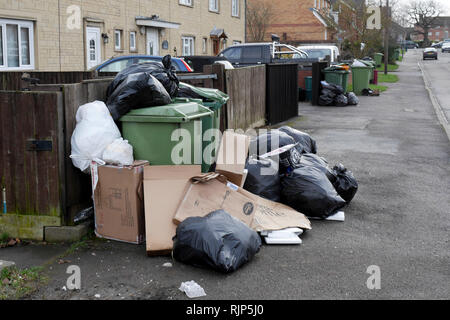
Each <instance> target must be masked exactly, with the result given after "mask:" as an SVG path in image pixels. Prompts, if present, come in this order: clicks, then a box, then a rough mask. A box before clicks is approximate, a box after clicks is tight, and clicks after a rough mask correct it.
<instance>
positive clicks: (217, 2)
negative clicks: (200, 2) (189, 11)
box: [208, 0, 220, 13]
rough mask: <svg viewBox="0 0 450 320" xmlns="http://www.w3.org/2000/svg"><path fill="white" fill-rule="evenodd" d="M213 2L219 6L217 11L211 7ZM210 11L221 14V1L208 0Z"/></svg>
mask: <svg viewBox="0 0 450 320" xmlns="http://www.w3.org/2000/svg"><path fill="white" fill-rule="evenodd" d="M211 1H214V3H215V4H216V5H217V8H216V9H213V8H212V7H211ZM208 9H209V11H210V12H214V13H219V12H220V1H219V0H208Z"/></svg>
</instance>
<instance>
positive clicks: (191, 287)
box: [179, 280, 206, 299]
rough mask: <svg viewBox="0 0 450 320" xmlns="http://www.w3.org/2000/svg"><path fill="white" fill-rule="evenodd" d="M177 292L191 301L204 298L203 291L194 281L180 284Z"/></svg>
mask: <svg viewBox="0 0 450 320" xmlns="http://www.w3.org/2000/svg"><path fill="white" fill-rule="evenodd" d="M179 290H180V291H183V292H184V293H186V295H187V296H188V297H189V298H191V299H192V298H199V297H204V296H206V293H205V290H204V289H203V288H202V287H201V286H200V285H199V284H198V283H197V282H195V281H194V280H191V281H186V282H182V283H181V286H180V288H179Z"/></svg>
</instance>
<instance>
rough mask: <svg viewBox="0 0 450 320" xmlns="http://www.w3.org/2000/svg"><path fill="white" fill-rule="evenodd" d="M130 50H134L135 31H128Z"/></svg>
mask: <svg viewBox="0 0 450 320" xmlns="http://www.w3.org/2000/svg"><path fill="white" fill-rule="evenodd" d="M130 51H136V32H135V31H131V32H130Z"/></svg>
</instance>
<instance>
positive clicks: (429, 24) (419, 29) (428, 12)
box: [406, 0, 442, 46]
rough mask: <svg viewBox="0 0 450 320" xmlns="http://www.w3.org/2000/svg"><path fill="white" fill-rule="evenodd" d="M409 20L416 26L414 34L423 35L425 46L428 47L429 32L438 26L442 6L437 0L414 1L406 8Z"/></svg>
mask: <svg viewBox="0 0 450 320" xmlns="http://www.w3.org/2000/svg"><path fill="white" fill-rule="evenodd" d="M406 10H407V13H408V20H409V22H410V23H411V24H413V25H414V26H416V28H415V31H414V33H416V34H422V35H423V41H424V45H425V46H428V45H429V44H430V40H429V39H428V32H429V31H430V29H432V28H434V27H435V26H436V22H437V20H438V18H439V15H440V14H441V13H442V9H441V5H440V4H439V3H438V2H437V1H436V0H414V1H412V2H411V3H410V4H409V5H408V6H407V8H406Z"/></svg>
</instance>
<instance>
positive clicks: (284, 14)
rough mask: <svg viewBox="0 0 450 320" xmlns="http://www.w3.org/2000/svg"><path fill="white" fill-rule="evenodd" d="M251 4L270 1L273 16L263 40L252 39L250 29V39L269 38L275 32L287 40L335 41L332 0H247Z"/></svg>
mask: <svg viewBox="0 0 450 320" xmlns="http://www.w3.org/2000/svg"><path fill="white" fill-rule="evenodd" d="M247 2H248V5H249V8H251V7H252V6H255V5H256V6H257V5H263V4H267V3H271V5H270V4H269V7H270V11H271V16H272V19H271V21H270V23H269V24H268V25H267V29H266V32H265V35H264V39H252V38H251V34H250V33H249V32H248V28H249V26H248V25H247V41H248V42H254V41H261V40H262V41H270V40H271V35H272V34H276V35H278V36H279V37H280V40H281V41H282V42H284V43H290V44H294V45H297V44H301V43H320V42H322V43H323V42H334V41H335V32H334V31H333V28H332V25H331V23H330V22H332V21H334V19H335V18H334V16H333V12H332V10H331V8H332V5H331V0H302V1H299V0H283V1H268V0H247Z"/></svg>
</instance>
